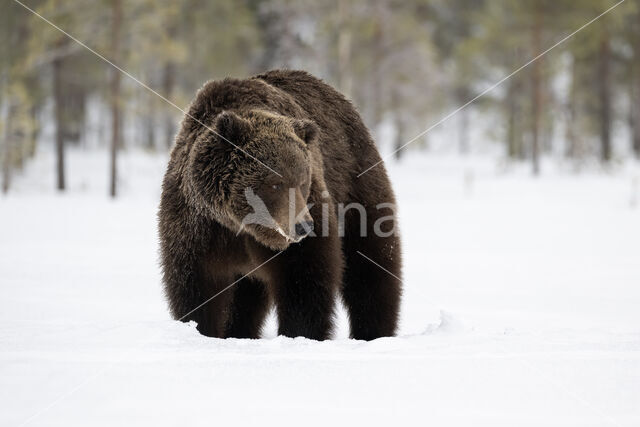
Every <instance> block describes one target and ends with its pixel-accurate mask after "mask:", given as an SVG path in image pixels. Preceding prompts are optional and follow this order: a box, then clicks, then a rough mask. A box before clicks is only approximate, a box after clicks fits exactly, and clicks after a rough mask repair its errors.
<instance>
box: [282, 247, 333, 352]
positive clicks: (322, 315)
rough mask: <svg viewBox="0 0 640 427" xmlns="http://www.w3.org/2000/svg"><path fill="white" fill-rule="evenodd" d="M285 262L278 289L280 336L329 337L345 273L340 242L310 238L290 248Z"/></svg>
mask: <svg viewBox="0 0 640 427" xmlns="http://www.w3.org/2000/svg"><path fill="white" fill-rule="evenodd" d="M281 261H282V262H281V263H280V268H279V270H280V274H279V276H280V277H279V278H278V279H279V280H278V283H277V285H276V289H275V302H276V307H277V314H278V323H279V328H278V334H279V335H284V336H287V337H298V336H302V337H306V338H311V339H315V340H325V339H327V338H329V337H330V335H331V332H332V330H333V316H334V307H335V295H336V290H337V288H338V286H339V283H340V280H341V273H342V262H343V261H342V255H341V249H340V242H339V240H338V239H337V237H336V236H330V237H329V236H328V237H307V238H306V239H305V240H303V241H302V242H300V243H297V244H293V245H292V246H290V247H289V248H288V249H287V250H286V252H285V253H284V254H283V259H282V260H281Z"/></svg>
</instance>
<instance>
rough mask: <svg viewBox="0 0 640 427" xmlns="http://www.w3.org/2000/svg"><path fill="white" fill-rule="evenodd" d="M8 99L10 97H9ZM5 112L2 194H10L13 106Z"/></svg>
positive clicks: (8, 100) (7, 107)
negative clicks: (11, 112) (11, 115)
mask: <svg viewBox="0 0 640 427" xmlns="http://www.w3.org/2000/svg"><path fill="white" fill-rule="evenodd" d="M7 98H8V97H7ZM6 102H7V103H10V102H11V100H10V99H7V100H6ZM4 110H5V111H6V113H5V117H4V119H5V120H4V138H2V146H0V148H2V193H3V194H6V193H8V192H9V187H10V186H11V151H12V150H11V145H12V141H11V130H10V127H11V117H10V111H11V105H7V106H6V107H5V108H4Z"/></svg>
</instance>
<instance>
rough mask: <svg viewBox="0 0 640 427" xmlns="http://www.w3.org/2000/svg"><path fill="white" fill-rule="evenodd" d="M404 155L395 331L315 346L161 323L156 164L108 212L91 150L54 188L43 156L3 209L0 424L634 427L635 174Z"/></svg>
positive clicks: (135, 166) (140, 166)
mask: <svg viewBox="0 0 640 427" xmlns="http://www.w3.org/2000/svg"><path fill="white" fill-rule="evenodd" d="M411 154H412V156H413V158H410V159H406V160H405V161H404V162H403V163H401V164H394V165H391V167H390V170H391V174H392V177H393V180H394V184H395V188H396V191H397V194H398V199H399V205H400V216H401V229H402V233H403V239H404V240H403V243H404V256H405V258H404V259H405V275H404V285H405V293H404V301H403V309H402V322H401V330H400V334H399V336H398V337H396V338H385V339H379V340H376V341H373V342H359V341H353V340H349V339H348V338H347V328H346V318H345V316H344V314H343V313H341V314H340V316H339V318H338V323H339V327H338V329H337V331H336V339H335V340H332V341H327V342H314V341H310V340H306V339H301V338H298V339H287V338H282V337H276V336H275V324H274V321H273V318H271V319H270V322H269V325H268V327H267V329H266V334H265V335H266V338H265V339H262V340H217V339H209V338H205V337H202V336H200V335H198V333H197V332H196V330H195V329H194V327H193V325H189V324H181V323H177V322H174V321H172V320H170V318H169V315H168V313H167V310H166V305H165V302H164V300H163V296H162V291H161V285H160V275H159V267H158V261H157V238H156V217H155V214H156V207H157V201H158V197H159V192H160V188H159V186H160V180H161V175H162V173H163V169H164V166H165V161H166V159H165V158H164V157H161V156H148V155H143V154H141V153H129V154H125V155H124V156H123V158H122V162H121V172H122V177H123V178H122V185H121V188H122V195H121V197H120V198H119V199H117V200H115V201H112V200H109V199H108V198H107V197H106V192H107V191H106V189H107V179H106V178H107V164H108V163H107V156H106V153H100V152H98V153H92V154H87V153H82V152H77V151H72V152H71V153H70V158H69V182H70V191H69V192H68V193H67V194H64V195H58V194H55V193H54V192H53V191H52V190H51V189H50V188H51V185H52V182H53V168H52V165H53V160H52V158H51V156H50V155H49V154H48V153H42V154H41V155H39V157H38V158H37V159H36V160H35V161H34V162H32V163H31V164H30V165H29V166H28V168H27V170H26V171H25V172H24V174H23V176H20V177H18V178H17V180H16V182H15V188H14V192H13V193H12V194H10V195H9V196H8V197H5V198H1V197H0V320H1V323H0V402H2V403H1V405H0V406H1V409H0V425H3V426H5V425H6V426H13V425H15V426H18V425H23V424H24V423H25V422H26V423H27V424H28V425H34V426H35V425H43V426H45V425H46V426H70V425H79V426H80V425H81V426H86V425H90V426H102V425H104V426H113V425H155V426H165V425H166V426H175V425H186V426H201V425H202V426H204V425H223V426H224V425H225V424H224V423H225V422H228V423H229V424H230V425H246V424H248V422H252V421H253V422H256V423H260V424H261V425H262V424H269V425H271V424H273V425H340V424H342V423H346V422H352V423H355V424H354V425H360V424H363V425H365V424H366V425H383V424H392V425H402V424H412V425H433V426H472V425H473V426H477V425H487V426H543V425H544V426H551V425H553V426H569V425H571V426H605V425H612V426H615V425H619V426H637V425H640V206H637V207H633V204H634V199H635V203H636V204H640V200H639V199H640V194H635V195H634V192H640V189H637V188H636V189H634V184H633V180H634V177H635V180H636V182H637V181H638V179H639V178H638V177H639V176H640V168H638V166H637V165H635V166H633V165H629V166H627V167H625V168H623V169H620V170H618V171H616V172H613V173H605V172H597V171H592V172H588V173H586V172H585V173H582V174H578V175H576V174H573V173H570V172H567V171H563V168H562V167H557V166H553V165H550V164H545V171H544V174H543V176H542V177H541V178H538V179H534V178H532V177H531V176H530V175H529V173H528V168H527V169H525V168H524V167H511V168H510V169H508V170H507V169H506V168H505V167H504V166H503V165H501V164H500V163H499V162H496V161H495V160H491V159H488V158H482V157H474V158H470V159H463V160H461V159H456V158H453V157H449V156H445V155H435V156H427V155H414V154H413V153H411ZM635 186H636V187H637V186H638V184H635ZM371 268H377V267H376V266H374V265H372V266H371Z"/></svg>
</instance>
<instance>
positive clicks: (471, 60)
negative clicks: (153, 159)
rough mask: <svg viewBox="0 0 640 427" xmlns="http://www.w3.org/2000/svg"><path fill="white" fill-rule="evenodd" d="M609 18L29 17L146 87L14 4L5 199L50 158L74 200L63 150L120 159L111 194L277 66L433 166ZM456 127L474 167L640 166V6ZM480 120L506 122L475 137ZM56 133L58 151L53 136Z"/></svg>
mask: <svg viewBox="0 0 640 427" xmlns="http://www.w3.org/2000/svg"><path fill="white" fill-rule="evenodd" d="M612 5H613V4H612V3H611V2H609V1H607V0H583V1H581V2H579V7H577V4H576V2H574V1H565V0H554V1H541V0H531V1H519V2H513V1H502V0H492V1H486V0H455V1H441V0H412V1H394V0H378V1H371V2H364V1H362V2H360V1H350V0H334V1H320V2H318V1H307V0H302V1H289V0H265V1H261V0H244V1H227V0H217V1H213V2H211V1H199V0H189V1H183V2H174V1H165V0H160V1H145V0H113V1H106V0H105V1H100V2H98V3H95V4H94V3H93V2H77V1H71V0H69V1H67V0H38V1H31V2H28V7H29V8H31V9H33V11H35V12H37V13H38V14H40V15H41V16H42V17H44V18H46V19H49V20H51V21H53V22H54V23H55V24H56V25H58V26H59V27H61V28H62V29H63V30H64V31H66V32H68V33H69V34H70V35H72V36H73V37H75V38H77V39H78V40H81V41H82V43H84V44H86V45H87V46H88V47H90V48H91V49H94V50H95V51H96V52H98V53H100V54H101V55H103V56H104V57H105V59H108V60H110V61H112V62H113V63H115V64H117V65H118V66H119V67H120V68H122V69H123V70H126V71H127V72H128V73H130V74H131V75H132V76H135V78H136V79H139V80H140V81H141V82H144V84H145V85H147V86H148V87H144V86H142V85H141V84H139V83H138V82H136V81H134V80H133V79H131V78H129V77H127V76H125V75H123V74H122V73H121V72H120V71H118V70H117V69H115V68H113V67H111V66H109V65H108V64H107V63H105V62H104V60H103V59H101V58H99V57H97V56H96V55H95V54H94V53H93V52H91V51H89V50H88V49H86V48H85V47H83V46H81V45H79V44H78V43H76V42H75V41H74V40H72V39H70V38H69V37H68V36H66V35H65V34H63V33H62V32H60V31H59V30H58V29H56V28H54V27H52V26H51V25H48V24H47V23H46V22H44V21H43V20H42V19H41V18H39V17H37V16H36V15H34V14H33V13H32V12H30V11H29V10H27V9H25V8H24V7H21V6H20V5H19V4H18V3H16V2H14V1H5V2H3V3H2V5H1V6H0V7H1V8H2V10H1V13H0V14H1V16H2V20H3V23H2V27H1V31H2V33H3V34H2V39H3V40H5V41H6V42H5V43H3V45H2V47H1V49H2V53H1V54H0V61H1V62H0V69H1V74H0V75H1V76H2V77H1V79H0V94H1V95H0V106H1V108H0V111H1V112H2V114H1V115H0V120H1V121H0V125H1V126H2V133H1V139H0V140H1V141H2V150H1V151H0V152H1V156H2V157H1V158H2V189H3V191H4V192H7V191H9V190H10V188H11V177H12V175H14V174H15V173H19V171H20V170H21V168H22V167H23V166H24V165H25V163H28V162H29V160H30V159H31V158H32V157H33V156H34V155H35V154H36V153H37V151H38V148H39V145H51V144H54V145H55V150H56V158H57V159H56V162H57V167H56V170H57V172H56V177H55V186H56V188H58V189H59V190H64V189H65V186H66V179H65V151H66V149H67V147H74V146H81V147H83V146H84V147H89V146H90V147H109V150H110V151H111V152H112V157H113V158H112V159H111V160H110V163H111V164H112V166H111V174H112V175H113V176H112V177H111V185H110V192H111V194H112V195H115V194H116V193H117V182H118V181H117V159H116V157H117V153H118V152H119V151H122V150H128V149H131V148H134V147H141V148H144V149H145V150H149V151H166V150H168V149H169V147H170V146H171V143H172V141H173V137H174V134H175V132H176V128H177V124H178V123H179V120H180V117H181V112H180V110H179V108H184V107H186V105H188V102H189V100H190V99H191V97H192V96H193V94H194V93H195V91H196V90H197V89H198V88H199V87H200V86H201V85H202V84H203V83H204V82H206V81H207V80H210V79H218V78H223V77H226V76H236V77H242V76H250V75H253V74H256V73H258V72H260V71H265V70H268V69H273V68H293V69H295V68H301V69H305V70H307V71H309V72H311V73H313V74H315V75H317V76H319V77H321V78H323V79H324V80H325V81H326V82H328V83H330V84H332V85H334V86H335V87H336V88H338V89H339V90H340V91H342V92H343V93H344V94H346V95H347V96H348V97H349V98H351V99H352V100H353V101H354V103H355V105H356V106H357V107H358V108H359V109H360V112H361V114H362V115H363V116H364V118H365V122H366V124H367V125H368V126H369V127H370V128H371V129H373V130H374V134H376V136H378V140H380V139H381V137H380V132H375V131H376V130H379V129H380V127H381V125H382V124H387V125H390V126H391V128H392V129H393V132H392V136H390V138H391V141H389V143H390V144H393V147H395V149H394V153H395V157H396V158H398V159H400V158H402V157H405V156H411V155H412V154H413V153H414V151H415V150H427V151H428V150H429V149H430V148H431V145H432V144H431V142H430V139H429V136H430V135H429V134H424V135H419V134H421V132H423V131H424V130H425V129H427V128H429V127H430V126H432V125H434V124H436V123H438V121H439V120H440V119H441V118H443V117H445V116H446V115H447V113H449V112H451V111H452V110H454V109H456V108H458V107H460V106H462V105H464V104H465V103H467V102H469V101H471V100H472V99H473V98H474V97H476V96H477V95H478V94H480V93H482V92H483V91H484V90H485V89H487V88H489V87H490V86H491V85H492V84H493V83H494V82H497V81H499V80H500V79H501V78H503V77H505V76H508V75H509V74H510V73H512V72H513V71H515V70H517V69H518V68H520V67H521V66H523V65H524V64H526V63H527V62H528V61H529V60H531V59H533V58H535V57H536V56H538V55H540V54H542V53H543V52H544V51H545V50H546V49H548V48H549V47H551V46H553V45H554V44H555V43H557V42H559V41H561V39H562V38H563V37H565V36H567V35H568V34H570V33H571V32H572V31H574V30H576V29H578V28H579V27H580V26H581V25H583V24H585V23H587V22H588V21H590V20H591V19H593V18H595V17H596V16H597V15H598V14H600V13H601V12H603V11H605V10H606V9H607V8H609V7H611V6H612ZM149 89H151V90H153V91H156V92H158V93H159V94H160V95H162V96H163V97H165V98H167V99H168V100H170V101H171V102H172V103H174V104H176V105H175V106H172V105H171V104H170V103H167V102H166V101H165V100H163V99H161V98H160V97H158V96H157V95H156V94H153V93H152V92H151V91H150V90H149ZM176 107H178V108H176ZM94 116H97V117H100V120H95V119H93V117H94ZM92 119H93V120H92ZM474 120H475V122H474V123H472V121H474ZM447 121H451V122H455V124H453V123H452V124H451V125H450V128H451V129H452V132H449V133H448V135H447V138H446V141H444V142H439V143H438V145H437V146H438V147H440V148H442V147H446V148H447V149H450V150H457V151H458V152H459V153H461V154H465V153H467V152H469V151H473V150H474V149H475V150H477V149H480V148H482V147H485V146H486V145H487V143H488V142H489V141H490V142H492V143H493V144H494V145H495V146H499V147H501V151H502V153H503V155H504V156H505V157H506V158H508V159H509V160H513V161H518V162H520V161H522V162H524V161H526V162H529V163H530V164H531V165H532V169H533V172H534V173H538V172H539V169H540V166H539V162H540V160H539V159H540V157H545V156H549V157H555V158H563V159H568V160H570V161H571V162H573V163H575V164H576V165H577V166H578V167H579V166H580V165H582V164H584V163H590V162H594V161H596V160H597V161H600V162H601V163H602V164H603V165H605V166H606V165H608V164H611V163H616V162H619V161H620V160H623V159H626V158H629V157H631V156H633V155H635V156H640V3H638V2H637V1H635V0H628V1H625V2H624V3H623V4H621V5H619V6H618V7H616V13H611V14H610V15H609V16H607V17H606V19H599V20H598V21H597V22H595V23H593V24H592V25H589V26H588V28H584V29H583V30H581V31H580V32H579V33H577V34H575V36H573V37H572V39H571V40H570V41H567V42H566V43H563V44H561V45H559V46H557V47H556V48H554V49H553V51H552V52H550V53H549V54H545V55H544V57H541V58H540V59H539V60H536V61H535V62H533V63H531V64H529V65H528V66H527V67H526V68H524V69H522V70H521V71H519V72H518V73H517V74H515V75H513V76H512V77H511V78H509V79H508V80H507V81H505V82H504V83H502V84H501V85H500V86H498V87H496V88H495V89H492V90H491V91H489V92H487V93H486V94H484V95H483V96H482V97H480V98H478V99H477V100H475V101H474V102H473V103H472V104H470V105H468V106H467V107H465V108H464V109H462V110H461V111H460V112H459V113H458V114H456V115H455V117H451V118H450V119H447ZM476 122H491V123H492V125H491V127H490V129H488V130H486V129H485V131H483V132H479V131H478V130H477V127H476V126H475V123H476ZM46 124H50V126H51V127H52V128H51V132H52V135H50V136H52V138H43V137H42V133H43V129H44V128H45V127H46ZM443 124H444V123H443ZM434 130H435V129H434ZM472 134H473V135H472ZM417 135H419V136H418V137H417V138H416V139H415V141H412V144H411V146H406V147H405V143H406V142H407V141H410V140H412V139H414V138H415V137H416V136H417ZM414 142H415V143H414ZM477 144H480V145H481V147H477V146H476V145H477ZM396 150H397V151H396Z"/></svg>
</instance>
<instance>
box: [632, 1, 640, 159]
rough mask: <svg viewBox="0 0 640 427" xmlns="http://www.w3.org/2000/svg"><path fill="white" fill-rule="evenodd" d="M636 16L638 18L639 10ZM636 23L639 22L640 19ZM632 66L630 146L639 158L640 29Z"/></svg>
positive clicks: (639, 15)
mask: <svg viewBox="0 0 640 427" xmlns="http://www.w3.org/2000/svg"><path fill="white" fill-rule="evenodd" d="M637 17H638V18H640V11H638V14H637ZM638 23H639V24H640V20H639V22H638ZM633 67H634V73H633V75H634V76H635V79H634V81H633V82H632V83H631V85H632V90H631V138H632V142H631V146H632V148H633V152H634V153H635V155H636V158H638V159H640V31H638V32H637V35H636V42H635V44H634V49H633Z"/></svg>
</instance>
